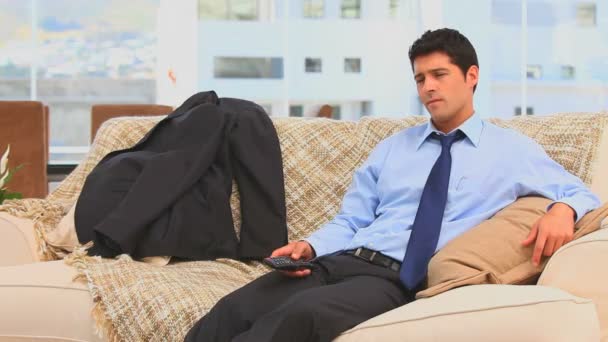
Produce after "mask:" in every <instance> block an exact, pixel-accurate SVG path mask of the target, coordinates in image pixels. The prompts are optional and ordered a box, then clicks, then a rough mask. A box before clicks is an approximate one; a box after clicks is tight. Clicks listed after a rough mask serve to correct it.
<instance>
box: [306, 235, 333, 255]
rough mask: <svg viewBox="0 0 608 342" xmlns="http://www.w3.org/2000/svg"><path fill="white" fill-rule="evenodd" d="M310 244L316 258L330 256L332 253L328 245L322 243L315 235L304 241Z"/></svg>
mask: <svg viewBox="0 0 608 342" xmlns="http://www.w3.org/2000/svg"><path fill="white" fill-rule="evenodd" d="M302 240H304V241H306V242H308V243H309V244H310V246H311V247H312V249H314V250H315V258H317V257H320V256H322V255H325V254H329V253H331V252H334V251H332V250H331V249H330V248H329V246H327V244H324V243H323V242H321V239H319V238H316V237H315V236H314V235H311V236H309V237H307V238H306V239H302Z"/></svg>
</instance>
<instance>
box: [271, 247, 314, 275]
mask: <svg viewBox="0 0 608 342" xmlns="http://www.w3.org/2000/svg"><path fill="white" fill-rule="evenodd" d="M276 256H289V257H291V258H292V259H294V260H299V259H300V258H301V259H304V260H310V259H312V258H314V257H315V252H314V250H313V249H312V246H311V245H310V244H309V243H308V242H306V241H294V242H290V243H288V244H286V245H285V246H283V247H280V248H277V249H275V250H274V251H273V252H272V254H271V255H270V257H276ZM281 272H283V274H285V275H287V276H289V277H306V276H307V275H309V274H310V270H309V269H304V270H298V271H281Z"/></svg>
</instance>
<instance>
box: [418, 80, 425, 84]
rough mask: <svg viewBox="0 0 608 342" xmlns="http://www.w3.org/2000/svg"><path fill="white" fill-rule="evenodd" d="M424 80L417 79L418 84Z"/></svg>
mask: <svg viewBox="0 0 608 342" xmlns="http://www.w3.org/2000/svg"><path fill="white" fill-rule="evenodd" d="M423 81H424V80H416V84H420V83H422V82H423Z"/></svg>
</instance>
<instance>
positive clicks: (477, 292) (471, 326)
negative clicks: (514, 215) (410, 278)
mask: <svg viewBox="0 0 608 342" xmlns="http://www.w3.org/2000/svg"><path fill="white" fill-rule="evenodd" d="M598 339H599V325H598V320H597V314H596V311H595V306H594V304H593V302H592V301H591V300H589V299H585V298H579V297H575V296H573V295H571V294H568V293H566V292H564V291H561V290H559V289H554V288H550V287H543V286H516V285H475V286H468V287H463V288H458V289H454V290H452V291H449V292H445V293H442V294H441V295H438V296H436V297H432V298H425V299H419V300H416V301H414V302H412V303H409V304H406V305H404V306H402V307H400V308H397V309H394V310H392V311H389V312H387V313H385V314H382V315H380V316H377V317H374V318H372V319H370V320H368V321H366V322H363V323H361V324H359V325H358V326H356V327H354V328H352V329H350V330H348V331H346V332H344V333H343V334H342V335H340V336H339V337H338V338H337V339H335V340H334V342H356V341H384V342H388V341H416V342H425V341H429V342H430V341H452V342H459V341H462V342H470V341H492V342H501V341H504V342H511V341H535V342H544V341H546V342H561V341H563V342H571V341H577V342H583V341H589V342H591V341H594V342H597V341H598Z"/></svg>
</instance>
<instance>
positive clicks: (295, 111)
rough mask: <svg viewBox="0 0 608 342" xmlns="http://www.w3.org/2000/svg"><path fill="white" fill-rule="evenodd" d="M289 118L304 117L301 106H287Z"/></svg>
mask: <svg viewBox="0 0 608 342" xmlns="http://www.w3.org/2000/svg"><path fill="white" fill-rule="evenodd" d="M289 116H293V117H298V118H301V117H302V116H304V106H302V105H291V106H289Z"/></svg>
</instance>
